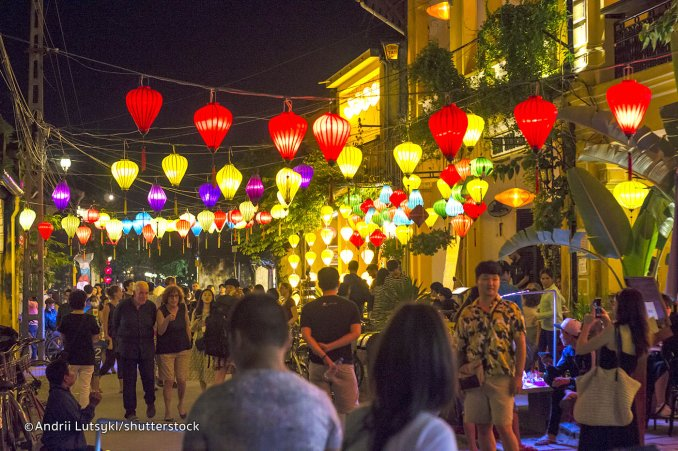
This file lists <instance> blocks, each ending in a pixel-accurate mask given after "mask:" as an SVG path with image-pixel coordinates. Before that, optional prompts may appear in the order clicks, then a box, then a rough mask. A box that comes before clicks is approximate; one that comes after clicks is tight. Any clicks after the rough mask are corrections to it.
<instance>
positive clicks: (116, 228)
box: [106, 219, 122, 246]
mask: <svg viewBox="0 0 678 451" xmlns="http://www.w3.org/2000/svg"><path fill="white" fill-rule="evenodd" d="M106 234H107V235H108V240H109V241H110V242H111V243H113V246H115V245H116V244H118V241H120V238H122V221H119V220H117V219H111V220H110V221H107V222H106Z"/></svg>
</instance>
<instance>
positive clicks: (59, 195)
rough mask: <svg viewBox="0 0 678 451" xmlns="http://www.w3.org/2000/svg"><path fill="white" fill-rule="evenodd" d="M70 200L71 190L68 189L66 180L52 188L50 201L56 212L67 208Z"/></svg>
mask: <svg viewBox="0 0 678 451" xmlns="http://www.w3.org/2000/svg"><path fill="white" fill-rule="evenodd" d="M70 200H71V189H70V188H69V187H68V183H66V180H62V181H60V182H59V183H57V185H56V186H55V187H54V191H52V201H53V202H54V205H55V206H56V208H57V210H63V209H65V208H66V207H68V202H69V201H70Z"/></svg>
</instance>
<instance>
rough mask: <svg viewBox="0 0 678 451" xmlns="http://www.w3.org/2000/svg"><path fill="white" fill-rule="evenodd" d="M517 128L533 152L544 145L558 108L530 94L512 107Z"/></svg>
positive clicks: (554, 121)
mask: <svg viewBox="0 0 678 451" xmlns="http://www.w3.org/2000/svg"><path fill="white" fill-rule="evenodd" d="M513 115H514V116H515V117H516V123H517V124H518V128H520V131H521V132H522V134H523V136H524V137H525V140H526V141H527V143H528V144H529V145H530V147H531V148H532V150H534V151H535V152H536V151H538V150H539V149H541V148H542V147H544V143H545V142H546V138H548V136H549V133H551V129H553V125H554V124H555V123H556V118H557V117H558V108H556V106H555V105H554V104H552V103H551V102H548V101H546V100H544V99H542V98H541V96H530V97H529V98H528V99H527V100H525V101H524V102H520V103H519V104H518V105H516V107H515V108H514V109H513Z"/></svg>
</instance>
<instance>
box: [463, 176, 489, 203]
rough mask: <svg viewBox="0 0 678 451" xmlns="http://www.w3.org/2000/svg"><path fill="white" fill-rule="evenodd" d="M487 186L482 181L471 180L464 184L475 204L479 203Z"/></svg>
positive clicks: (485, 192)
mask: <svg viewBox="0 0 678 451" xmlns="http://www.w3.org/2000/svg"><path fill="white" fill-rule="evenodd" d="M489 186H490V185H489V184H488V183H487V182H486V181H485V180H482V179H473V180H470V181H469V182H467V183H466V190H467V191H468V194H469V196H471V199H473V201H474V202H475V203H477V204H479V203H481V202H482V201H483V199H484V198H485V194H487V189H488V188H489Z"/></svg>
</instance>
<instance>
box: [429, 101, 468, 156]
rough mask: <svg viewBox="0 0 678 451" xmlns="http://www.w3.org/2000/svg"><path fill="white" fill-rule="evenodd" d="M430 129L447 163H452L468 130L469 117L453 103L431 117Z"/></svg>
mask: <svg viewBox="0 0 678 451" xmlns="http://www.w3.org/2000/svg"><path fill="white" fill-rule="evenodd" d="M428 128H429V129H430V130H431V134H432V135H433V139H435V141H436V143H438V147H440V151H441V152H442V153H443V155H445V158H447V161H450V162H451V161H452V160H454V157H455V156H456V155H457V152H459V149H460V148H461V143H462V140H463V139H464V135H465V134H466V129H467V128H468V117H467V116H466V113H464V111H463V110H461V109H460V108H459V107H457V105H456V104H454V103H452V104H450V105H447V106H444V107H442V108H441V109H440V110H439V111H436V112H435V113H433V114H432V115H431V117H430V118H429V120H428Z"/></svg>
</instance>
